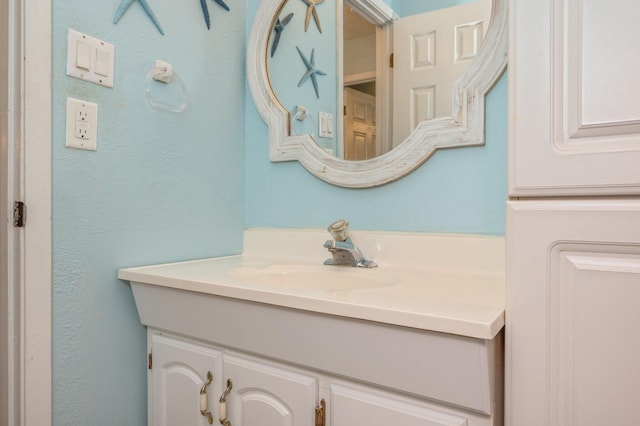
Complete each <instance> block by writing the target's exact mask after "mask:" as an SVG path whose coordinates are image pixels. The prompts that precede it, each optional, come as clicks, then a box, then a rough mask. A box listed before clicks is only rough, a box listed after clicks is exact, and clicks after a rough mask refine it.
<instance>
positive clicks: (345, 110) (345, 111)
mask: <svg viewBox="0 0 640 426" xmlns="http://www.w3.org/2000/svg"><path fill="white" fill-rule="evenodd" d="M343 110H344V114H343V115H347V106H346V105H345V106H344V107H343Z"/></svg>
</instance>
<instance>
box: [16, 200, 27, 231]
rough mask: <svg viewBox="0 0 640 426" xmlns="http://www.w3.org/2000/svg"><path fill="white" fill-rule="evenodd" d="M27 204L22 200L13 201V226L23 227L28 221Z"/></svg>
mask: <svg viewBox="0 0 640 426" xmlns="http://www.w3.org/2000/svg"><path fill="white" fill-rule="evenodd" d="M26 213H27V212H26V206H25V205H24V203H23V202H22V201H14V203H13V226H15V227H16V228H22V227H23V226H24V224H25V222H26V221H27V217H26Z"/></svg>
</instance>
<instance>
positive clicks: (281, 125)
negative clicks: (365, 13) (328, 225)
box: [247, 0, 508, 188]
mask: <svg viewBox="0 0 640 426" xmlns="http://www.w3.org/2000/svg"><path fill="white" fill-rule="evenodd" d="M352 1H353V0H352ZM356 3H358V4H360V5H361V7H367V5H368V6H370V9H371V10H375V9H376V5H378V4H380V5H383V4H384V3H383V2H382V1H381V0H357V2H356ZM281 4H282V0H262V2H261V3H260V6H259V8H258V11H257V13H256V17H255V20H254V22H253V26H252V28H251V34H250V35H249V40H248V46H247V79H248V81H249V88H250V90H251V95H252V96H253V101H254V103H255V105H256V108H257V109H258V111H259V113H260V115H261V116H262V119H263V120H264V121H265V122H266V123H267V125H268V127H269V159H270V160H271V161H274V162H277V161H293V160H297V161H299V162H300V163H301V164H302V165H303V166H304V167H305V168H306V169H307V170H308V171H309V172H311V173H312V174H314V175H315V176H317V177H318V178H320V179H322V180H324V181H326V182H329V183H331V184H334V185H338V186H344V187H350V188H367V187H372V186H378V185H383V184H385V183H388V182H391V181H394V180H396V179H399V178H401V177H403V176H405V175H407V174H409V173H410V172H412V171H413V170H415V169H416V168H417V167H418V166H420V165H421V164H422V163H424V162H425V161H426V160H427V159H428V158H429V157H430V156H431V155H432V154H433V153H434V152H435V151H436V150H437V149H439V148H453V147H462V146H478V145H484V125H485V123H484V119H485V111H484V98H485V94H486V93H488V92H489V91H490V90H491V88H492V87H493V85H494V84H495V83H496V81H497V80H498V78H499V77H500V76H501V75H502V73H503V71H504V69H505V68H506V65H507V36H508V34H507V33H508V31H507V0H493V7H492V17H491V23H490V27H489V29H488V31H487V34H486V37H485V40H484V42H483V44H482V46H481V48H480V51H479V53H478V56H477V57H476V58H475V59H474V60H473V61H472V62H471V64H470V65H469V67H468V68H467V70H466V71H465V73H464V75H463V76H462V77H461V78H460V79H459V80H458V81H457V82H456V85H455V86H454V88H453V91H452V96H453V116H452V117H443V118H436V119H433V120H427V121H423V122H421V123H420V124H419V125H418V127H417V128H416V129H415V130H414V131H413V133H411V135H409V137H408V138H407V139H406V140H405V141H404V142H403V143H402V144H401V145H400V146H398V147H396V148H394V149H393V150H391V151H389V152H387V153H385V154H383V155H380V156H378V157H376V158H373V159H370V160H363V161H347V160H343V159H340V158H336V157H334V156H332V155H330V154H328V153H327V152H325V151H324V150H323V149H322V148H321V147H320V146H318V144H316V143H315V141H314V140H313V138H312V137H311V136H310V135H290V132H289V120H290V117H289V112H288V111H287V109H286V108H284V107H283V106H282V104H281V103H280V102H279V101H278V98H277V97H276V95H275V94H274V92H273V90H272V88H271V84H270V82H269V75H268V72H267V44H268V42H269V34H270V33H271V29H272V27H273V24H274V21H275V14H276V13H277V12H278V10H279V8H280V6H281Z"/></svg>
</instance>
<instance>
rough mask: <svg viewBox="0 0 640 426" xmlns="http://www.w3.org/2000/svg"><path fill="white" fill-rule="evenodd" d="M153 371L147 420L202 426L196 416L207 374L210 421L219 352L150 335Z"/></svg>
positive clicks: (216, 390) (204, 422) (162, 425)
mask: <svg viewBox="0 0 640 426" xmlns="http://www.w3.org/2000/svg"><path fill="white" fill-rule="evenodd" d="M151 350H152V353H153V366H152V367H153V368H152V369H151V370H150V374H151V389H150V398H151V401H150V407H149V408H150V418H149V424H150V425H153V426H196V425H197V426H206V425H208V424H209V423H208V421H207V417H205V416H203V415H202V414H201V413H200V397H201V396H200V390H201V388H202V386H203V384H204V383H205V382H206V380H207V372H211V374H212V376H213V382H212V383H211V384H210V385H209V386H208V387H207V402H208V408H209V410H210V411H213V414H212V416H213V419H214V420H216V418H217V417H216V416H217V406H218V404H217V402H218V400H217V396H219V395H220V386H219V383H220V375H221V359H222V353H221V352H220V351H217V350H215V349H212V348H209V347H206V346H204V345H199V344H194V343H189V342H185V341H182V340H179V339H175V338H172V337H168V336H163V335H160V334H153V335H152V336H151Z"/></svg>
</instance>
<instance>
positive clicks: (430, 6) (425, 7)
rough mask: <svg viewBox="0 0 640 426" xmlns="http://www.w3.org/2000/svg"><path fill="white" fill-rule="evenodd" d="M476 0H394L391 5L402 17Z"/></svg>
mask: <svg viewBox="0 0 640 426" xmlns="http://www.w3.org/2000/svg"><path fill="white" fill-rule="evenodd" d="M474 1H477V0H429V1H426V0H393V2H392V3H391V7H392V8H393V10H394V11H395V12H396V13H397V14H398V15H399V16H400V17H402V18H403V17H405V16H411V15H416V14H418V13H424V12H430V11H432V10H437V9H444V8H445V7H451V6H457V5H460V4H466V3H473V2H474Z"/></svg>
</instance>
